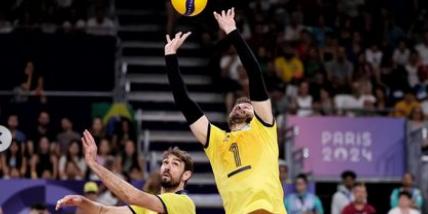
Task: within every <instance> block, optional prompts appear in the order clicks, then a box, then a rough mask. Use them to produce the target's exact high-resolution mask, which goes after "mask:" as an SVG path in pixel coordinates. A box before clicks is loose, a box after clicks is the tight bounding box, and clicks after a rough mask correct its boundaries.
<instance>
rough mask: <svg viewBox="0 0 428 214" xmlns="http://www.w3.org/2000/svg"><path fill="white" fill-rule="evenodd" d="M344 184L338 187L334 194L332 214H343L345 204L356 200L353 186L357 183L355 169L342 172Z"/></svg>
mask: <svg viewBox="0 0 428 214" xmlns="http://www.w3.org/2000/svg"><path fill="white" fill-rule="evenodd" d="M341 177H342V184H341V185H339V187H338V188H337V192H336V193H334V195H333V200H332V204H331V214H341V213H342V210H343V208H344V207H345V206H347V205H348V204H349V203H351V202H352V201H353V200H354V196H353V195H352V188H353V187H354V185H355V180H356V178H357V175H356V174H355V172H353V171H344V172H343V173H342V176H341Z"/></svg>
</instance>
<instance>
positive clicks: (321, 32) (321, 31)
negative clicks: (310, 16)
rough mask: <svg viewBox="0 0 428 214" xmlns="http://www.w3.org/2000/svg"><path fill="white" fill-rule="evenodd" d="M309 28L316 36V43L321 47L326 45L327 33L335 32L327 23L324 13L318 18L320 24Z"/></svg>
mask: <svg viewBox="0 0 428 214" xmlns="http://www.w3.org/2000/svg"><path fill="white" fill-rule="evenodd" d="M309 30H310V31H311V33H312V35H313V36H314V39H315V42H316V45H317V46H318V47H320V48H323V47H324V45H325V41H326V37H327V34H329V33H331V32H333V30H332V29H331V28H330V27H328V26H327V25H326V23H325V17H324V16H322V15H321V16H320V17H319V18H318V26H316V27H312V28H310V29H309Z"/></svg>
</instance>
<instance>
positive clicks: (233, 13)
mask: <svg viewBox="0 0 428 214" xmlns="http://www.w3.org/2000/svg"><path fill="white" fill-rule="evenodd" d="M231 15H232V17H233V18H235V7H232V14H231Z"/></svg>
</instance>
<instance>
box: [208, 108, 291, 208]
mask: <svg viewBox="0 0 428 214" xmlns="http://www.w3.org/2000/svg"><path fill="white" fill-rule="evenodd" d="M205 147H206V148H205V153H206V154H207V156H208V159H209V160H210V163H211V167H212V169H213V172H214V177H215V181H216V184H217V189H218V191H219V193H220V196H221V198H222V199H223V205H224V209H225V210H226V214H248V213H251V212H253V211H256V210H264V211H267V212H269V213H275V214H286V213H287V212H286V211H285V207H284V200H283V197H284V193H283V189H282V185H281V182H280V180H279V167H278V156H279V153H278V138H277V127H276V124H273V125H269V124H266V123H264V122H263V121H262V120H261V119H260V118H258V116H255V117H254V118H253V119H252V120H251V122H250V124H249V126H248V128H247V129H244V130H241V131H233V132H226V131H224V130H221V129H219V128H218V127H216V126H214V125H210V127H209V131H208V139H207V143H206V145H205Z"/></svg>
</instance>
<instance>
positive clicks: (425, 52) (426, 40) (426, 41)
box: [415, 30, 428, 65]
mask: <svg viewBox="0 0 428 214" xmlns="http://www.w3.org/2000/svg"><path fill="white" fill-rule="evenodd" d="M415 50H417V51H418V53H419V56H420V57H421V61H422V64H423V65H428V30H427V31H425V32H424V35H423V41H422V42H421V43H419V44H417V45H416V46H415Z"/></svg>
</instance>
